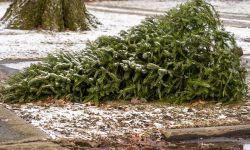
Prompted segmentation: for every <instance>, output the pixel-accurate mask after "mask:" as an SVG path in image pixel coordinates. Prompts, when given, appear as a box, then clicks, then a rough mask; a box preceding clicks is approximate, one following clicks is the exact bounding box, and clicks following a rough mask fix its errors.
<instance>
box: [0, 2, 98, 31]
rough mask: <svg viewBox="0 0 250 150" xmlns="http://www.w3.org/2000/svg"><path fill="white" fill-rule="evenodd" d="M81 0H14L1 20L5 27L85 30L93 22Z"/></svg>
mask: <svg viewBox="0 0 250 150" xmlns="http://www.w3.org/2000/svg"><path fill="white" fill-rule="evenodd" d="M93 19H94V18H91V17H90V15H89V14H88V13H87V10H86V8H85V5H84V1H83V0H14V2H13V3H12V4H11V5H10V7H9V8H8V10H7V12H6V13H5V15H4V16H3V18H1V21H3V22H4V23H6V24H7V28H11V29H24V30H31V29H37V28H42V29H45V30H54V31H63V30H74V31H76V30H87V29H89V27H90V26H91V25H93V24H94V21H93Z"/></svg>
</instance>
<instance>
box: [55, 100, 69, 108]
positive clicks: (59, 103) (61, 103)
mask: <svg viewBox="0 0 250 150" xmlns="http://www.w3.org/2000/svg"><path fill="white" fill-rule="evenodd" d="M66 104H67V103H66V102H65V101H64V100H62V99H60V100H56V101H55V105H56V106H59V107H65V106H66Z"/></svg>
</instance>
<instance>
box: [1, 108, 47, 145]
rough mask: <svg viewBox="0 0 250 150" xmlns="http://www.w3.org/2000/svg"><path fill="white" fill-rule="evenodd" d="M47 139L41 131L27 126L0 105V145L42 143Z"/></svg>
mask: <svg viewBox="0 0 250 150" xmlns="http://www.w3.org/2000/svg"><path fill="white" fill-rule="evenodd" d="M47 139H49V137H48V135H47V134H46V133H45V132H43V131H42V130H40V129H38V128H35V127H34V126H32V125H30V124H28V123H27V122H25V121H24V120H23V119H21V118H19V117H17V116H16V115H15V114H14V113H13V112H11V111H10V110H8V109H6V108H4V107H3V106H2V105H0V144H9V143H23V142H30V141H43V140H47Z"/></svg>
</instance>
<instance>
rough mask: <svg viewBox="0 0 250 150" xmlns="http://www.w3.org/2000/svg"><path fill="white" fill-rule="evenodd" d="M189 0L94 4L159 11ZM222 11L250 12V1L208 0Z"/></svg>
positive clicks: (149, 0) (97, 3)
mask: <svg viewBox="0 0 250 150" xmlns="http://www.w3.org/2000/svg"><path fill="white" fill-rule="evenodd" d="M186 1H187V0H128V1H102V2H94V3H92V4H96V5H100V6H115V7H123V8H124V7H130V8H131V7H132V8H140V9H149V10H157V11H167V10H169V9H170V8H172V7H174V6H176V5H178V4H181V3H183V2H186ZM207 1H208V2H210V3H211V4H212V5H213V6H215V8H216V9H217V10H218V11H219V12H222V13H237V14H250V9H249V6H250V1H248V0H242V1H240V0H226V1H225V0H207Z"/></svg>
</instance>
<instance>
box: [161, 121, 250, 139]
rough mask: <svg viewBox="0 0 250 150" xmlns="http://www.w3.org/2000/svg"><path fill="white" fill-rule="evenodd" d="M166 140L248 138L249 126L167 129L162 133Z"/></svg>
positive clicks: (249, 134)
mask: <svg viewBox="0 0 250 150" xmlns="http://www.w3.org/2000/svg"><path fill="white" fill-rule="evenodd" d="M162 134H163V135H164V137H165V139H166V140H169V141H184V140H194V139H200V138H211V137H230V138H231V137H237V136H240V137H250V124H247V125H236V126H218V127H203V128H185V129H169V130H167V131H163V132H162Z"/></svg>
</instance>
